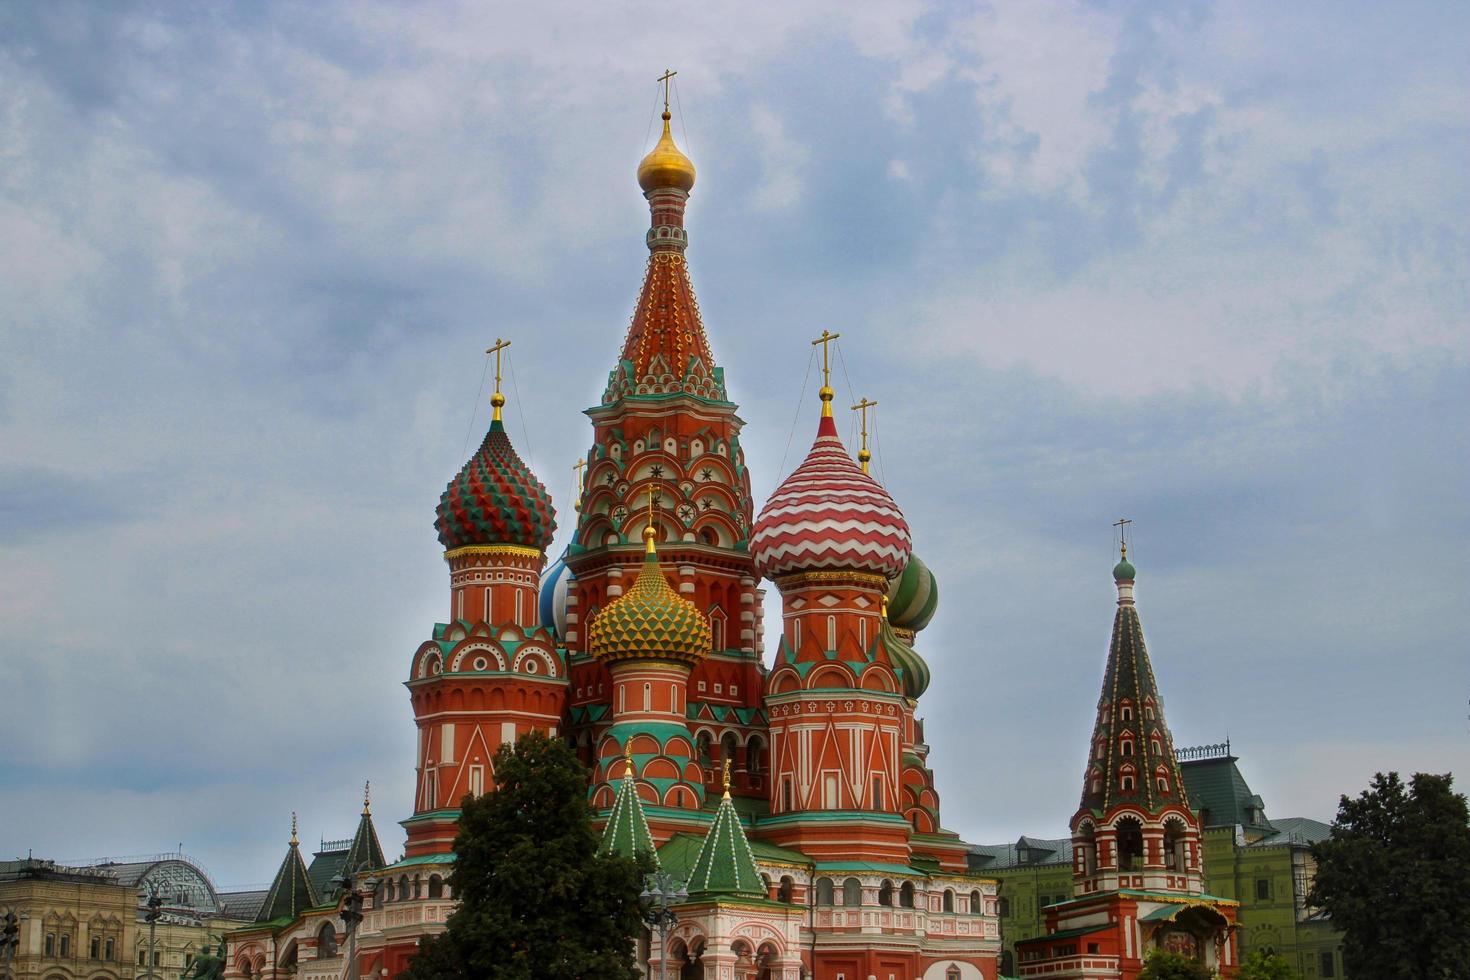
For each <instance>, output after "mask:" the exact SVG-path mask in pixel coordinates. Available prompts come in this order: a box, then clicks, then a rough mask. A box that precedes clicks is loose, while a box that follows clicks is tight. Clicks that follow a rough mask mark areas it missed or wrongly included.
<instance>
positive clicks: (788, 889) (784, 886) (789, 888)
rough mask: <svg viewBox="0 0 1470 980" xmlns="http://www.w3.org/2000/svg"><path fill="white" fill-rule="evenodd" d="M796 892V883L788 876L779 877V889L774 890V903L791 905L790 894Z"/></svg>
mask: <svg viewBox="0 0 1470 980" xmlns="http://www.w3.org/2000/svg"><path fill="white" fill-rule="evenodd" d="M795 891H796V882H794V881H792V880H791V876H790V875H782V876H781V887H780V888H778V889H776V901H778V902H785V903H786V904H788V905H790V904H791V898H792V894H793V893H794V892H795Z"/></svg>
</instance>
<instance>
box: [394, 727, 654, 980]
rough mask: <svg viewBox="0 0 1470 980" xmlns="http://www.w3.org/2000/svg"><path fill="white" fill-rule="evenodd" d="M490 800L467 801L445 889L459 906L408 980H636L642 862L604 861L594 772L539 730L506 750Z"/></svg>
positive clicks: (428, 942)
mask: <svg viewBox="0 0 1470 980" xmlns="http://www.w3.org/2000/svg"><path fill="white" fill-rule="evenodd" d="M495 784H496V789H495V792H493V793H488V794H486V795H484V796H481V797H479V798H478V799H471V798H468V797H467V798H466V799H465V800H464V802H463V804H462V807H461V810H460V819H459V836H458V837H456V838H455V841H454V854H455V863H454V872H453V873H452V874H451V875H450V877H449V883H450V884H451V885H452V886H453V888H454V893H455V895H456V896H458V898H459V900H460V905H459V908H458V909H456V910H455V912H454V914H453V915H452V916H450V918H449V921H448V923H447V924H446V927H445V931H444V933H443V934H442V935H441V936H439V937H437V938H426V939H425V940H423V941H422V942H421V943H420V944H419V953H418V955H417V956H415V957H414V958H413V960H412V961H411V963H410V964H409V969H408V971H407V972H406V973H405V974H404V976H405V977H407V978H409V980H468V978H474V980H532V978H534V980H619V978H626V980H635V978H637V977H638V972H637V970H636V969H635V968H634V965H633V951H634V939H635V937H636V936H638V935H639V934H641V932H642V930H643V922H642V918H641V917H640V914H639V908H638V894H639V892H640V891H641V889H642V887H643V885H642V882H643V878H642V868H641V867H640V863H639V862H638V861H634V860H631V859H629V858H625V857H619V856H615V855H599V854H598V853H597V844H598V838H597V835H596V834H595V833H593V831H592V827H591V824H590V822H589V821H590V818H591V813H590V811H589V809H588V806H587V771H586V770H585V769H584V768H583V767H582V764H581V763H580V762H578V761H577V758H576V756H574V755H573V754H572V752H571V750H570V749H569V748H567V746H566V745H565V744H563V743H562V742H561V741H560V740H559V739H554V738H548V737H547V736H545V735H543V734H541V733H539V732H531V733H528V734H526V735H523V736H522V737H521V738H520V739H519V740H517V742H516V743H515V745H514V746H510V745H505V746H502V747H501V749H500V751H499V752H498V753H497V754H496V757H495Z"/></svg>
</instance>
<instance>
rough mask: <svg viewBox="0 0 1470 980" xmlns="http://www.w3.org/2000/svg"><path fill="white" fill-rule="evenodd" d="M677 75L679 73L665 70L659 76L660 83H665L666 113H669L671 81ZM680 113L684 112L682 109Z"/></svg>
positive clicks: (668, 69)
mask: <svg viewBox="0 0 1470 980" xmlns="http://www.w3.org/2000/svg"><path fill="white" fill-rule="evenodd" d="M677 74H679V73H678V72H676V71H674V70H673V69H672V68H665V69H664V73H663V74H662V75H660V76H658V80H659V81H660V82H663V85H664V112H668V111H669V79H671V78H673V77H674V76H675V75H677ZM680 111H681V112H682V111H683V110H682V109H681V110H680Z"/></svg>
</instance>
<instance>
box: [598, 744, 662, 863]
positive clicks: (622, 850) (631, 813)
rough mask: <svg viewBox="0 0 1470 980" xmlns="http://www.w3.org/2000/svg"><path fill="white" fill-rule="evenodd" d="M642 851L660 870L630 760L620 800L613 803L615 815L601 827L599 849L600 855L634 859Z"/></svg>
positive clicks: (621, 786) (618, 798) (622, 784)
mask: <svg viewBox="0 0 1470 980" xmlns="http://www.w3.org/2000/svg"><path fill="white" fill-rule="evenodd" d="M641 852H647V853H648V855H649V856H650V857H652V858H653V866H654V867H655V868H657V867H658V851H657V850H656V849H655V848H654V846H653V834H651V833H649V830H648V818H647V817H646V816H644V814H643V802H642V801H641V800H639V799H638V784H637V782H636V781H635V780H634V779H633V762H632V760H631V759H630V760H628V768H627V770H626V771H625V772H624V773H623V781H622V783H621V784H619V786H618V797H617V799H616V800H614V801H613V808H612V815H611V816H610V817H608V818H607V826H606V827H604V828H602V843H601V844H599V845H598V846H597V853H599V854H620V855H622V856H623V857H626V858H631V857H637V856H638V854H639V853H641Z"/></svg>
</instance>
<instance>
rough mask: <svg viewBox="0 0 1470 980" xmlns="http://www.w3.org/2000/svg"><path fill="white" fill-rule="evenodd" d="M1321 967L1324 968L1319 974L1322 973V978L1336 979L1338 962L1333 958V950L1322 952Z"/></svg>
mask: <svg viewBox="0 0 1470 980" xmlns="http://www.w3.org/2000/svg"><path fill="white" fill-rule="evenodd" d="M1321 966H1322V968H1321V969H1320V970H1318V971H1317V972H1318V973H1320V974H1322V976H1324V977H1335V976H1337V961H1336V959H1334V958H1333V955H1332V950H1330V949H1324V950H1323V951H1322V958H1321Z"/></svg>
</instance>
